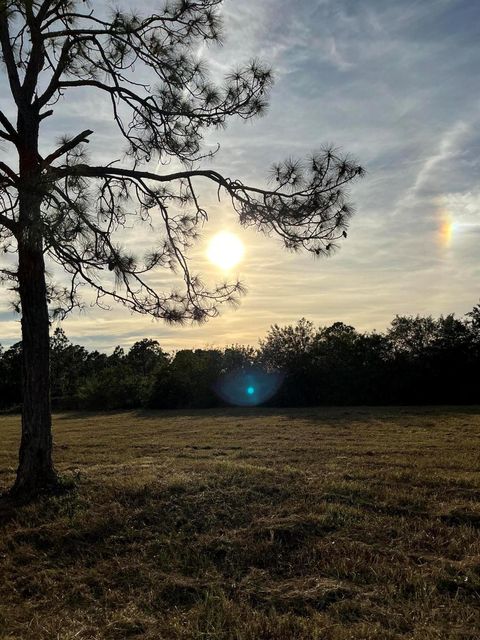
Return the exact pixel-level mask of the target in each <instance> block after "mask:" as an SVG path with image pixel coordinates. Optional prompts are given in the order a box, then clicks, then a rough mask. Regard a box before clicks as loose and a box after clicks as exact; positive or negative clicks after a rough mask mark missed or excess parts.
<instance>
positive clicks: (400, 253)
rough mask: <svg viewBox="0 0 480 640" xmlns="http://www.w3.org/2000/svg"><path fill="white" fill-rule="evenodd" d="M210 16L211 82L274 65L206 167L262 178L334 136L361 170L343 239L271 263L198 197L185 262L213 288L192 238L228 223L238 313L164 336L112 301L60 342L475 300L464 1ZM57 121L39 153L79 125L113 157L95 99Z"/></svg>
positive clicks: (190, 333) (232, 331)
mask: <svg viewBox="0 0 480 640" xmlns="http://www.w3.org/2000/svg"><path fill="white" fill-rule="evenodd" d="M127 1H128V0H124V2H125V3H127ZM148 6H150V7H151V8H152V10H154V9H155V6H156V2H155V1H154V0H149V4H147V7H148ZM223 13H224V18H225V29H226V34H225V45H224V47H223V48H222V49H221V50H216V49H214V48H206V49H205V50H204V51H203V54H204V55H206V56H209V57H210V58H211V60H212V64H213V67H214V72H215V75H216V76H217V77H220V76H221V75H222V74H224V73H225V71H226V70H227V69H230V68H231V67H232V66H234V65H235V64H237V63H240V62H242V61H245V60H248V59H250V58H252V57H259V58H263V59H266V60H267V61H268V62H269V63H271V64H272V65H273V66H274V68H275V70H276V85H275V88H274V90H273V92H272V100H271V107H270V110H269V113H268V115H267V116H266V117H265V118H263V119H261V120H257V121H255V122H250V123H247V124H245V123H243V122H240V121H236V122H233V123H232V124H231V126H230V127H229V128H228V129H227V130H226V131H221V132H218V131H215V132H211V133H209V136H208V142H209V143H211V144H213V143H214V142H216V141H217V140H220V142H221V144H222V151H221V153H220V154H219V155H218V156H217V158H216V159H215V163H214V164H215V167H217V168H219V169H220V170H222V171H223V172H225V173H226V174H227V175H229V176H232V177H237V178H240V179H243V180H245V181H251V182H253V181H255V182H258V181H260V182H262V180H264V179H265V178H266V176H267V174H268V169H269V167H270V165H271V164H272V163H273V162H274V161H276V160H279V159H282V158H284V157H286V156H290V155H293V156H296V155H299V156H302V155H305V154H308V153H309V152H311V151H312V150H314V149H316V148H318V147H319V146H320V145H321V144H322V143H324V142H328V141H333V142H335V143H336V144H338V145H340V146H341V147H343V148H344V149H345V150H346V151H351V152H352V153H353V154H355V155H356V156H357V157H358V158H359V159H360V161H361V162H362V163H363V164H364V165H365V166H366V168H367V170H368V175H367V178H366V179H365V180H364V181H363V182H362V183H360V184H359V185H358V186H357V187H356V188H355V189H354V191H353V199H354V201H355V203H356V206H357V209H358V214H357V216H356V217H355V218H354V220H353V222H352V226H351V229H350V232H349V238H348V240H347V241H346V243H345V244H344V246H343V247H342V249H341V251H340V252H339V253H338V254H337V255H335V256H334V257H333V258H332V259H329V260H323V261H316V262H315V261H313V260H312V259H311V258H310V257H309V256H303V255H292V254H289V253H286V252H285V251H284V250H283V249H282V248H281V246H280V243H279V242H278V241H277V240H275V238H266V237H264V236H262V235H259V234H256V233H254V232H253V231H252V230H240V229H239V228H238V225H237V222H236V219H235V216H234V214H233V212H232V210H231V208H230V207H229V204H228V202H227V201H223V202H221V203H218V202H217V200H216V193H215V192H211V191H209V190H208V189H205V191H204V192H203V204H204V205H205V207H206V208H207V209H208V210H209V212H210V221H209V223H208V225H206V226H205V228H204V230H203V237H202V239H201V241H200V243H199V245H198V246H197V247H196V249H195V251H194V252H193V257H194V265H195V267H196V268H198V269H199V270H201V271H203V272H205V273H206V275H207V277H208V278H209V279H210V280H211V281H214V280H216V279H217V278H218V277H219V274H218V272H216V271H215V270H214V269H213V268H212V267H211V265H209V264H208V262H207V261H206V259H205V246H206V243H207V241H208V238H209V236H210V235H211V234H212V233H214V232H215V231H216V230H220V229H222V228H224V227H227V228H229V229H230V230H235V229H237V231H238V233H239V234H240V236H241V237H242V239H243V240H244V242H245V244H246V250H247V251H246V257H245V260H244V262H243V264H242V265H241V268H240V276H241V277H242V280H243V281H244V282H245V284H246V285H247V287H248V294H247V296H246V297H245V298H244V299H243V301H242V304H241V306H240V308H239V309H238V310H231V309H226V310H225V312H224V313H223V315H222V316H221V317H220V318H217V319H215V320H213V321H211V322H210V323H208V324H207V325H203V326H200V327H193V328H192V327H185V328H175V327H167V326H165V325H164V324H162V323H158V322H153V321H151V320H149V319H146V318H144V317H138V316H133V315H131V314H130V313H129V312H128V311H126V310H125V309H122V308H120V307H113V308H112V310H111V311H109V312H104V311H101V310H96V309H93V308H92V309H91V308H89V307H87V308H86V310H85V312H84V313H83V314H81V315H79V314H76V315H73V316H72V317H71V318H70V319H68V320H67V321H66V322H65V329H66V331H67V333H68V334H70V335H71V336H72V337H74V338H75V339H77V340H79V341H81V342H83V343H85V344H88V345H90V346H96V347H97V348H101V349H105V350H109V349H111V348H113V346H114V345H115V344H117V343H121V344H123V345H125V346H128V345H129V344H132V342H134V341H135V340H137V339H140V338H142V337H145V336H152V337H156V338H157V339H159V340H160V341H161V342H162V344H163V345H164V346H165V347H166V348H169V349H171V348H174V347H181V346H188V345H194V344H195V345H200V346H201V345H207V344H214V345H224V344H227V343H232V342H242V343H248V342H256V340H257V338H258V337H259V336H261V335H262V334H263V333H264V332H265V331H266V330H267V329H268V327H269V326H270V325H271V324H272V323H274V322H278V323H286V322H292V321H295V319H297V318H299V317H301V316H307V317H309V318H311V319H312V320H313V321H315V322H317V323H322V324H325V323H329V322H333V321H335V320H343V321H344V322H348V323H349V324H353V325H356V326H358V327H359V328H362V329H373V328H378V329H382V328H384V327H385V325H386V324H387V323H388V322H389V321H390V320H391V318H392V316H393V315H394V314H396V313H399V314H403V313H411V314H415V313H433V314H440V313H447V312H450V311H455V312H457V313H459V314H463V313H464V312H466V311H468V310H469V309H470V308H471V307H472V306H473V304H475V302H476V301H477V299H478V297H479V295H480V266H479V264H480V262H479V260H478V248H477V238H478V234H477V227H476V225H477V221H478V220H480V210H479V205H480V196H479V181H478V176H479V175H480V172H479V169H480V166H479V165H480V160H479V159H480V127H479V124H480V122H479V116H478V114H479V113H480V110H479V106H480V88H479V86H478V82H476V81H475V78H476V76H477V72H478V68H479V66H480V48H479V47H478V37H479V33H478V25H479V24H480V3H477V2H472V1H471V0H423V1H422V2H418V1H414V0H402V2H398V1H397V0H364V1H362V2H355V1H353V0H298V2H295V3H293V2H291V1H290V0H264V1H263V2H261V3H259V2H256V1H255V0H244V1H243V2H238V1H237V0H226V1H225V3H224V6H223ZM0 100H1V97H0ZM57 115H58V116H59V118H57V119H56V120H54V119H51V124H50V123H48V121H47V123H48V127H49V128H47V129H46V130H45V138H44V143H45V144H47V143H49V141H50V140H51V139H53V138H54V137H55V136H58V135H61V134H62V133H65V132H69V131H70V132H71V131H76V130H77V128H78V126H79V121H81V123H80V124H81V126H82V128H83V125H88V126H90V125H91V128H92V129H95V132H96V133H95V136H94V139H93V140H92V142H91V144H90V148H91V153H92V155H93V157H94V158H96V159H100V160H102V159H105V158H106V156H107V151H108V154H113V155H114V156H115V157H121V155H122V145H121V143H119V142H118V136H116V134H115V130H114V128H113V127H112V126H111V124H110V115H109V110H108V104H107V103H100V102H99V101H98V99H97V98H95V97H94V96H93V95H80V94H75V96H74V97H73V98H72V99H71V100H70V101H69V102H65V103H63V104H61V105H58V108H57ZM445 216H447V218H448V220H449V221H450V222H451V223H452V224H453V225H454V227H453V231H452V236H451V241H450V243H449V246H448V248H447V247H446V246H445V245H442V244H440V243H439V241H438V233H439V229H440V225H441V224H443V222H442V221H443V220H444V218H445ZM455 225H457V226H455ZM462 225H463V226H462ZM130 237H131V244H132V245H136V246H137V247H138V246H139V247H140V248H141V250H142V251H143V249H144V248H146V247H147V246H148V243H149V241H150V240H151V235H149V234H148V233H145V232H144V231H141V230H140V228H135V229H134V230H133V231H132V233H131V236H130ZM169 278H170V276H169V274H168V273H161V272H159V273H158V274H157V275H156V276H155V283H156V284H157V285H158V286H161V287H163V286H165V287H166V286H167V285H168V283H169ZM5 304H6V303H1V304H0V310H4V309H5ZM0 322H1V332H0V333H1V336H2V338H1V339H0V342H8V341H12V340H14V339H18V336H19V325H18V322H16V321H15V320H13V319H12V317H11V316H8V317H5V318H0Z"/></svg>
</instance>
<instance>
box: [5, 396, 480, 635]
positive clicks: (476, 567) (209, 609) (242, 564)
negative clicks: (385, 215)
mask: <svg viewBox="0 0 480 640" xmlns="http://www.w3.org/2000/svg"><path fill="white" fill-rule="evenodd" d="M54 434H55V460H56V464H57V467H58V469H59V471H60V472H61V473H62V474H63V476H64V477H66V478H69V479H71V480H72V479H73V480H74V481H75V487H76V488H75V489H74V490H71V491H70V492H69V493H67V494H65V495H63V496H59V497H56V498H50V499H43V500H42V501H40V502H39V503H38V504H35V505H30V506H26V507H22V508H20V509H18V510H17V511H15V512H11V511H8V510H4V511H3V512H2V515H1V517H2V519H3V521H2V522H1V523H0V639H1V640H7V639H8V640H14V639H15V640H23V639H25V640H26V639H28V640H30V639H33V638H35V640H52V639H55V640H73V639H75V640H102V639H109V640H120V639H124V638H145V639H148V640H153V639H155V640H162V639H165V640H180V639H182V640H187V639H188V640H194V639H195V640H197V639H198V640H200V639H202V640H262V639H265V640H307V639H309V640H310V639H312V640H313V639H316V640H347V639H349V640H350V639H352V640H353V639H355V640H364V639H365V640H367V639H369V640H370V639H372V640H373V639H376V640H393V639H397V638H398V639H400V638H402V639H415V640H434V639H435V640H437V639H438V640H440V639H447V638H448V639H456V640H460V639H461V640H467V639H468V640H479V639H480V606H479V605H480V535H479V529H480V504H479V503H480V473H479V469H480V409H479V408H427V409H420V408H413V409H412V408H400V409H398V408H397V409H395V408H374V409H369V408H360V409H352V408H349V409H313V410H312V409H308V410H288V411H281V410H255V409H244V410H230V411H228V410H219V411H208V412H207V411H204V412H202V411H196V412H191V413H173V412H172V413H170V412H164V413H160V412H159V413H133V412H130V413H116V414H83V415H74V414H65V415H57V416H55V419H54ZM18 437H19V419H18V417H16V416H4V417H0V442H1V443H2V446H1V449H0V490H1V489H5V488H7V487H8V486H9V485H10V484H11V483H12V481H13V477H14V466H15V461H16V449H17V447H18Z"/></svg>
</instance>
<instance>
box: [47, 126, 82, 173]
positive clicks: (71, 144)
mask: <svg viewBox="0 0 480 640" xmlns="http://www.w3.org/2000/svg"><path fill="white" fill-rule="evenodd" d="M92 133H93V131H92V130H91V129H85V131H82V133H79V134H78V136H75V138H72V140H69V141H68V142H66V143H65V144H63V145H62V146H61V147H59V148H58V149H57V150H56V151H54V152H53V153H51V154H50V155H48V156H47V157H46V158H45V159H44V160H43V162H42V167H43V168H45V167H48V166H50V165H51V164H52V162H54V161H55V160H56V159H57V158H60V157H61V156H63V155H64V154H65V153H68V151H71V150H72V149H74V148H75V147H76V146H77V145H79V144H80V143H81V142H86V143H88V142H89V140H88V136H91V135H92Z"/></svg>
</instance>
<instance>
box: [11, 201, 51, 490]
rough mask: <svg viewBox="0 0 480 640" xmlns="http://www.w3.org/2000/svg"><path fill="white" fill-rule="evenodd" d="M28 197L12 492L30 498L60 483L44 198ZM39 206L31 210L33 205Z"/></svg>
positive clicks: (21, 246) (21, 253)
mask: <svg viewBox="0 0 480 640" xmlns="http://www.w3.org/2000/svg"><path fill="white" fill-rule="evenodd" d="M26 200H27V202H24V204H25V205H26V206H28V207H29V209H30V211H29V218H30V220H35V222H33V224H31V225H30V227H29V228H26V229H24V231H23V233H22V236H21V237H20V238H19V239H18V283H19V293H20V301H21V307H22V349H23V371H22V374H23V376H22V377H23V410H22V439H21V444H20V454H19V466H18V470H17V478H16V482H15V484H14V486H13V488H12V490H11V494H12V495H13V496H14V497H16V498H21V499H29V498H31V497H33V496H35V495H36V494H38V493H40V492H42V491H51V490H52V489H53V488H54V487H55V485H56V484H57V475H56V473H55V469H54V467H53V463H52V429H51V412H50V345H49V317H48V308H47V288H46V283H45V263H44V258H43V243H42V237H41V231H40V229H39V228H38V227H39V226H40V225H39V220H40V204H39V202H38V200H37V201H36V202H35V199H33V198H31V197H30V198H27V199H26ZM32 207H33V208H35V207H36V208H37V211H32V210H31V208H32Z"/></svg>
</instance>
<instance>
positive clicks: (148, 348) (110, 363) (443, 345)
mask: <svg viewBox="0 0 480 640" xmlns="http://www.w3.org/2000/svg"><path fill="white" fill-rule="evenodd" d="M50 354H51V378H52V404H53V406H54V408H56V409H58V410H67V409H77V410H113V409H134V408H141V407H143V408H151V409H189V408H209V407H217V406H224V405H225V404H226V403H225V400H223V399H222V398H221V397H220V395H219V394H218V393H217V388H218V381H219V380H222V378H225V376H228V375H231V374H235V373H236V374H237V375H240V376H241V375H242V374H245V375H248V373H249V372H256V373H257V375H258V373H259V372H264V373H265V375H268V374H269V373H273V372H281V373H282V384H281V385H280V387H279V388H278V390H277V391H276V393H275V394H274V395H273V397H271V398H270V399H269V400H268V401H267V402H266V403H265V404H269V405H271V406H309V405H330V404H337V405H355V404H449V403H451V404H476V403H479V404H480V384H479V380H480V376H479V374H480V305H477V306H475V307H474V308H473V310H472V311H471V312H470V313H468V314H466V316H465V317H464V318H462V319H460V318H456V317H455V316H454V315H453V314H450V315H446V316H441V317H440V318H437V319H435V318H432V317H431V316H427V317H422V316H416V317H411V316H396V317H395V318H394V320H393V321H392V322H391V324H390V326H389V327H388V329H387V330H386V331H385V332H383V333H379V332H375V331H374V332H359V331H357V330H356V329H355V328H354V327H352V326H350V325H347V324H344V323H342V322H335V323H333V324H332V325H330V326H323V327H315V325H314V324H313V323H312V322H310V321H308V320H305V319H304V318H302V319H301V320H299V321H298V322H297V323H296V324H295V325H288V326H283V327H280V326H278V325H273V326H272V327H271V328H270V330H269V332H268V333H267V335H266V336H265V338H264V339H263V340H260V343H259V346H258V347H257V348H254V347H251V346H242V345H232V346H229V347H226V348H224V349H183V350H179V351H176V352H174V353H167V352H166V351H164V350H163V349H162V347H161V345H160V344H159V342H158V341H156V340H151V339H144V340H140V341H138V342H136V343H135V344H134V345H133V346H132V347H131V348H130V349H129V350H128V351H124V350H123V349H122V348H121V347H116V348H115V350H114V351H113V353H112V354H111V355H106V354H105V353H100V352H99V351H89V350H87V349H86V348H85V347H83V346H81V345H78V344H73V343H72V342H71V341H70V340H69V339H68V338H67V336H66V335H65V332H64V331H63V330H62V329H61V328H57V329H56V330H55V332H54V333H53V336H52V337H51V340H50ZM21 367H22V343H21V342H18V343H16V344H14V345H13V346H11V347H10V348H8V349H3V348H2V347H1V346H0V409H3V410H11V409H16V408H20V407H21V403H22V388H21Z"/></svg>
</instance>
